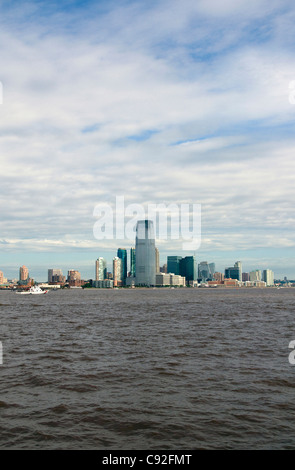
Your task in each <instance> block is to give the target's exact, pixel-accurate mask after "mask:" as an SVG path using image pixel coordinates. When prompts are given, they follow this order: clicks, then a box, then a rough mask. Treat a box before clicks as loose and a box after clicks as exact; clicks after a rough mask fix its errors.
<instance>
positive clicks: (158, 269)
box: [155, 248, 160, 273]
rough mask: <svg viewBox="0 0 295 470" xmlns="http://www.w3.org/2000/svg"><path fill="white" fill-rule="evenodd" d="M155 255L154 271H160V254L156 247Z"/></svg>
mask: <svg viewBox="0 0 295 470" xmlns="http://www.w3.org/2000/svg"><path fill="white" fill-rule="evenodd" d="M155 256H156V273H159V272H160V254H159V250H158V248H155Z"/></svg>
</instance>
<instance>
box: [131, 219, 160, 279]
mask: <svg viewBox="0 0 295 470" xmlns="http://www.w3.org/2000/svg"><path fill="white" fill-rule="evenodd" d="M155 248H156V247H155V233H154V224H153V222H152V221H151V220H139V221H138V222H137V226H136V244H135V250H136V263H135V266H136V267H135V269H136V278H135V284H136V285H137V286H154V285H155V284H156V256H155Z"/></svg>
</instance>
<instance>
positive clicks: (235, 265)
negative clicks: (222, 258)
mask: <svg viewBox="0 0 295 470" xmlns="http://www.w3.org/2000/svg"><path fill="white" fill-rule="evenodd" d="M234 268H237V269H238V270H239V278H238V281H241V280H242V262H241V261H236V262H235V264H234Z"/></svg>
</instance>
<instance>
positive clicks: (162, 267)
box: [160, 263, 167, 273]
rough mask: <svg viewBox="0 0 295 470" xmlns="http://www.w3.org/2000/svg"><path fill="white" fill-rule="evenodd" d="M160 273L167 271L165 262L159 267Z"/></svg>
mask: <svg viewBox="0 0 295 470" xmlns="http://www.w3.org/2000/svg"><path fill="white" fill-rule="evenodd" d="M160 273H167V263H165V264H163V266H161V267H160Z"/></svg>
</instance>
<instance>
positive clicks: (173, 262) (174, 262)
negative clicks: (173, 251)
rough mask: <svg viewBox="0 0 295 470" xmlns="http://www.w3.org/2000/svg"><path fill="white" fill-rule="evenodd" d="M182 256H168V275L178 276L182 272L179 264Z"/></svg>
mask: <svg viewBox="0 0 295 470" xmlns="http://www.w3.org/2000/svg"><path fill="white" fill-rule="evenodd" d="M180 260H182V257H181V256H167V273H173V274H178V275H179V272H180V268H179V263H180Z"/></svg>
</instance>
